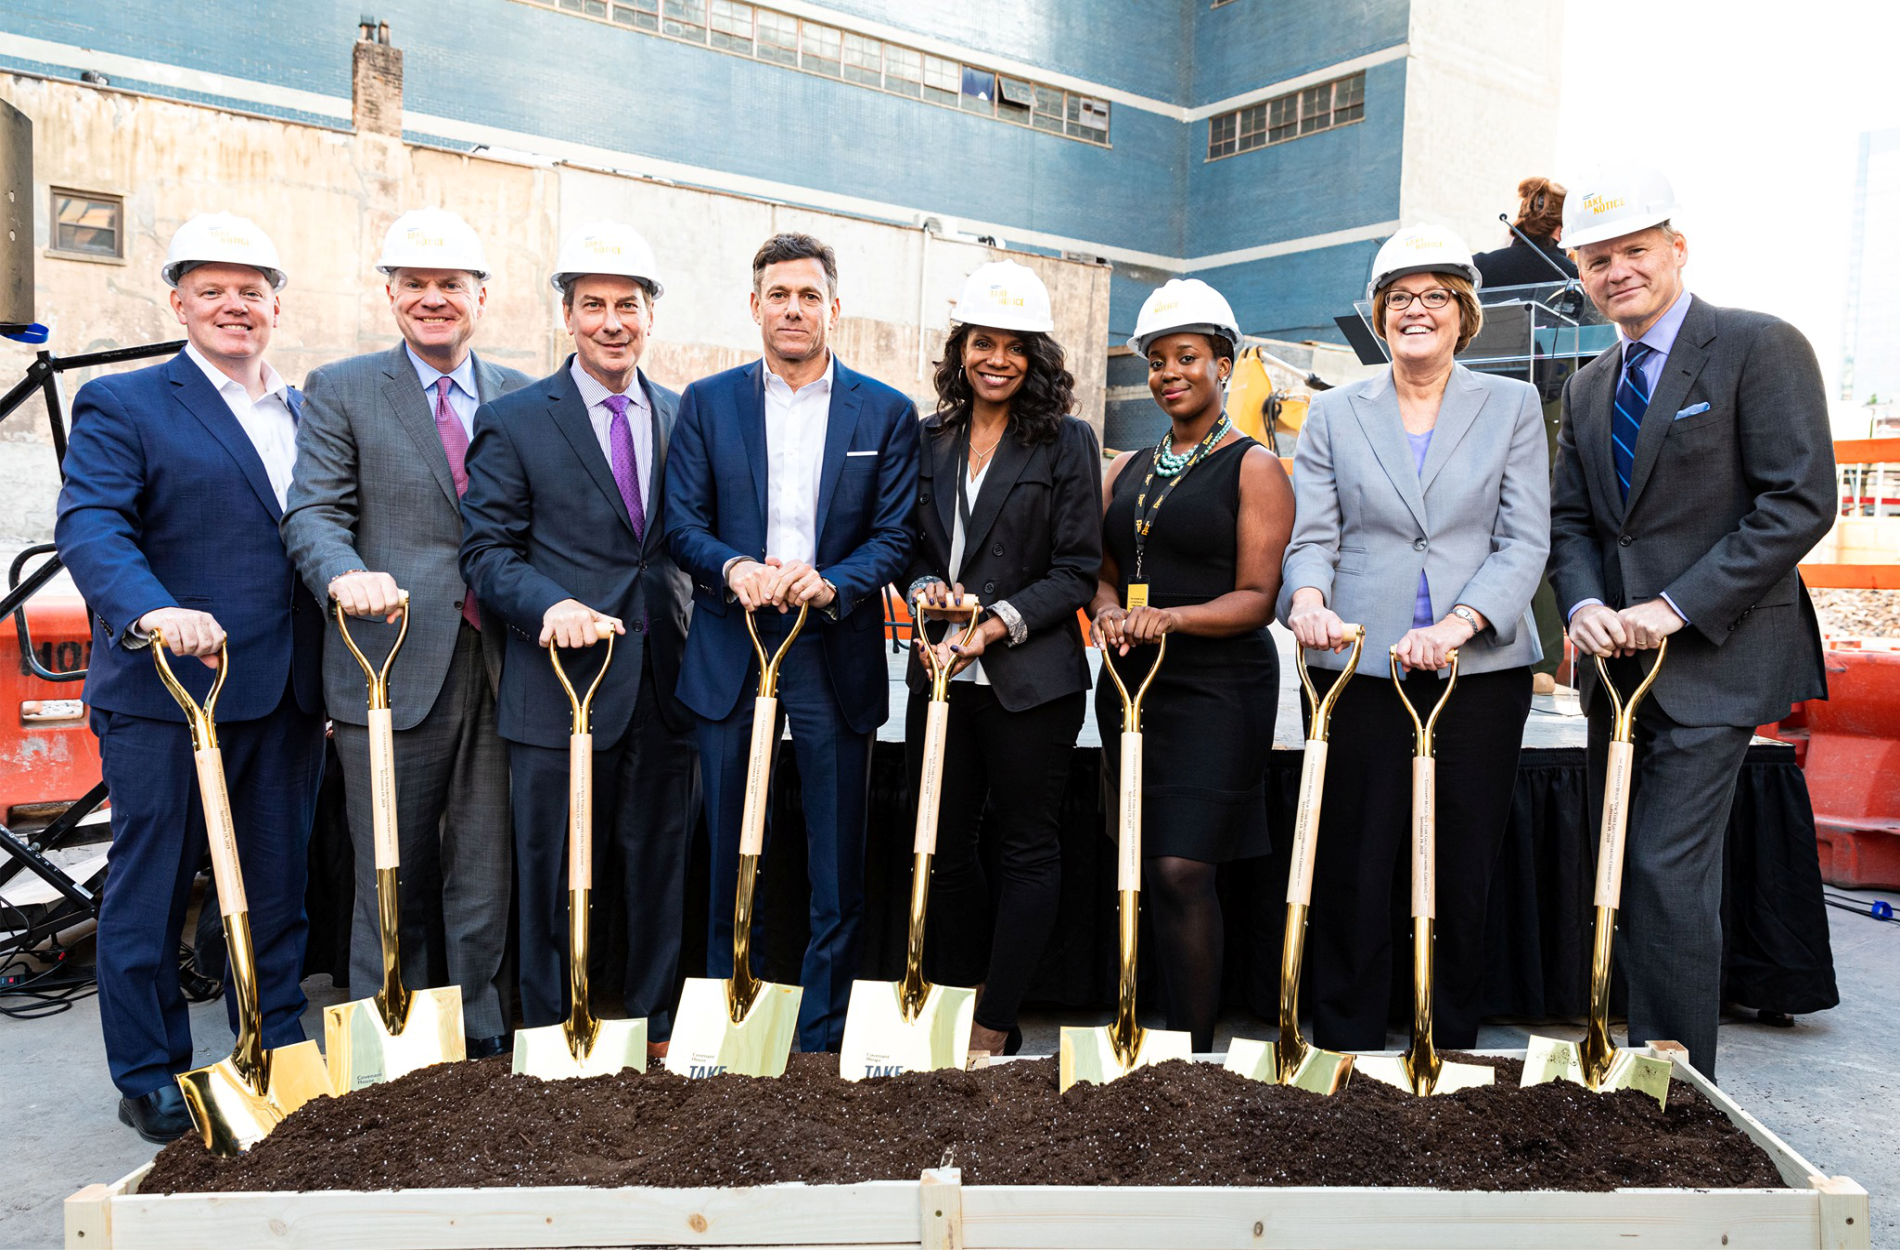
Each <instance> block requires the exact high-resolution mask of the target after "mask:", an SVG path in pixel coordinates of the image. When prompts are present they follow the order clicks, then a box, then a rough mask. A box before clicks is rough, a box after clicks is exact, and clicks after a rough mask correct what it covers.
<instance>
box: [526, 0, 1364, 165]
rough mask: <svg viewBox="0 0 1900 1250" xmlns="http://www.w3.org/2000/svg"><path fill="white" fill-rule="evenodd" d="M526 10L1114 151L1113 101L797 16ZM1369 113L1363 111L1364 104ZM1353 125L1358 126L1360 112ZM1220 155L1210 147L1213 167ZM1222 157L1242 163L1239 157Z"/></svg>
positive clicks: (715, 8)
mask: <svg viewBox="0 0 1900 1250" xmlns="http://www.w3.org/2000/svg"><path fill="white" fill-rule="evenodd" d="M516 3H519V4H528V5H532V6H534V7H535V8H541V9H553V10H556V11H559V12H566V13H573V14H576V15H578V16H582V17H591V18H594V19H596V20H599V21H603V22H609V23H611V24H613V25H617V26H622V27H630V28H632V29H635V30H644V31H648V32H651V33H653V34H658V35H661V36H663V37H665V38H670V39H677V40H681V41H683V42H686V43H692V44H697V45H699V46H700V47H706V46H708V45H710V46H711V47H713V48H716V49H718V50H719V51H721V52H726V53H729V54H731V55H734V56H744V57H750V58H753V59H755V60H760V61H765V62H768V63H770V64H774V65H784V66H786V67H788V68H792V69H797V70H801V71H803V72H805V73H809V74H817V75H820V76H822V77H826V78H834V79H836V78H842V79H844V80H845V81H847V82H852V83H855V84H858V85H859V86H864V87H869V88H871V89H873V90H882V91H885V92H888V93H890V94H892V95H901V96H908V97H910V98H911V99H922V100H924V101H926V102H927V103H931V104H936V105H940V106H942V107H944V108H952V109H959V110H961V111H964V112H974V113H977V114H979V115H982V116H987V117H993V118H994V119H996V120H998V121H1002V122H1007V123H1009V124H1010V125H1014V126H1025V127H1029V128H1032V129H1035V130H1041V131H1044V132H1046V133H1049V134H1055V135H1064V136H1066V137H1068V138H1071V139H1077V140H1080V141H1081V142H1084V143H1092V144H1095V145H1096V146H1098V147H1108V146H1110V143H1109V104H1108V101H1106V100H1102V99H1097V98H1095V97H1092V96H1084V95H1081V94H1079V93H1077V92H1071V91H1064V90H1063V89H1062V88H1060V87H1049V86H1045V85H1043V84H1041V83H1034V82H1026V81H1024V80H1021V79H1011V78H1005V77H1003V76H1002V75H1000V74H997V73H996V72H995V71H994V70H990V69H985V68H983V67H982V66H978V65H969V66H967V68H969V69H970V70H972V71H974V72H975V73H976V74H978V75H980V76H986V77H988V79H989V81H990V84H991V86H990V88H989V90H990V94H991V99H989V100H987V101H985V100H982V99H979V98H975V97H971V96H965V95H964V94H963V72H964V69H965V68H966V64H965V63H964V62H962V61H958V60H953V59H950V58H947V57H939V56H934V55H931V54H930V53H927V52H922V51H919V50H917V49H915V48H905V47H901V46H899V45H897V44H892V43H885V42H883V41H882V40H879V39H875V38H872V37H870V36H868V35H859V34H854V33H852V32H851V31H848V30H841V29H839V28H837V27H833V26H826V25H822V24H820V23H817V22H810V21H801V20H800V19H799V18H798V17H795V16H793V15H792V14H789V13H781V12H777V11H775V10H772V9H768V8H765V7H763V6H760V5H754V4H751V3H747V2H743V0H516ZM1359 108H1360V111H1361V112H1363V103H1361V104H1360V105H1359ZM1342 120H1343V118H1342ZM1351 120H1358V114H1354V116H1353V117H1352V118H1351ZM1334 124H1337V122H1335V123H1334ZM1254 146H1259V145H1258V144H1254ZM1243 150H1244V149H1243ZM1213 155H1214V153H1213V150H1212V145H1211V144H1210V148H1209V156H1210V159H1212V157H1213ZM1222 155H1232V152H1231V151H1229V152H1226V153H1222Z"/></svg>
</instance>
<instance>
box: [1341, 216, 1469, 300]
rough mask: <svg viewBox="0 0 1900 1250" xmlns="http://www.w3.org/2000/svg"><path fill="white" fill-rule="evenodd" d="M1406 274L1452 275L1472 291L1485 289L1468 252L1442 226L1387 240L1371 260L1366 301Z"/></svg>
mask: <svg viewBox="0 0 1900 1250" xmlns="http://www.w3.org/2000/svg"><path fill="white" fill-rule="evenodd" d="M1408 273H1455V274H1459V275H1461V276H1462V277H1465V278H1469V279H1470V280H1471V285H1472V287H1473V288H1474V289H1475V288H1477V287H1480V286H1482V285H1484V278H1483V277H1482V276H1481V275H1480V274H1479V273H1478V267H1477V265H1475V264H1473V263H1472V261H1471V249H1470V248H1468V247H1466V246H1465V241H1464V240H1463V239H1461V238H1459V237H1458V236H1457V235H1456V234H1455V233H1453V232H1452V231H1450V230H1447V229H1446V228H1445V227H1443V226H1428V225H1424V224H1423V223H1421V224H1419V225H1416V226H1407V227H1406V228H1405V229H1403V230H1401V231H1399V232H1398V233H1397V234H1395V235H1393V236H1392V237H1391V238H1389V239H1387V240H1386V241H1385V246H1383V247H1381V248H1380V249H1379V254H1378V255H1377V256H1375V257H1373V260H1372V279H1371V280H1370V281H1369V282H1367V283H1366V298H1367V299H1368V300H1370V299H1372V298H1373V296H1374V295H1376V294H1377V293H1378V290H1379V288H1380V287H1382V286H1385V285H1386V284H1387V283H1389V282H1391V281H1393V280H1394V279H1396V278H1403V277H1404V276H1405V275H1406V274H1408Z"/></svg>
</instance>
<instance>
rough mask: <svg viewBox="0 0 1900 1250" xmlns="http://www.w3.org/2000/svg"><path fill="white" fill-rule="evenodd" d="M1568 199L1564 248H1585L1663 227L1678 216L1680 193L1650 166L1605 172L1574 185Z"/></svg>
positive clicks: (1607, 170) (1632, 166) (1624, 167)
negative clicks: (1678, 194)
mask: <svg viewBox="0 0 1900 1250" xmlns="http://www.w3.org/2000/svg"><path fill="white" fill-rule="evenodd" d="M1571 188H1572V190H1571V192H1570V194H1569V196H1567V197H1566V198H1565V199H1564V246H1565V247H1568V248H1579V247H1584V246H1586V245H1588V244H1591V243H1601V242H1603V241H1604V240H1605V239H1615V238H1620V237H1622V236H1623V235H1626V234H1635V233H1636V232H1637V231H1638V230H1647V229H1649V228H1650V227H1651V226H1659V225H1661V224H1662V223H1663V222H1665V221H1668V220H1669V219H1670V218H1671V217H1673V216H1675V215H1676V192H1675V188H1673V187H1671V186H1670V185H1669V179H1667V178H1665V177H1663V176H1662V172H1661V171H1660V170H1657V169H1652V168H1650V167H1649V166H1647V165H1625V166H1623V167H1621V168H1613V169H1605V170H1602V171H1600V172H1598V173H1597V174H1595V175H1593V176H1592V177H1590V178H1589V179H1587V180H1585V181H1583V182H1575V183H1572V184H1571Z"/></svg>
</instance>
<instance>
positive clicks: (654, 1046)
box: [647, 1041, 673, 1065]
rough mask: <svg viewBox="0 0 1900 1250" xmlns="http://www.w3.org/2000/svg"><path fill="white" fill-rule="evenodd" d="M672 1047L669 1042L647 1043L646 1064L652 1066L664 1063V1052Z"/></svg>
mask: <svg viewBox="0 0 1900 1250" xmlns="http://www.w3.org/2000/svg"><path fill="white" fill-rule="evenodd" d="M672 1045H673V1043H672V1042H670V1041H665V1042H648V1043H647V1063H648V1064H649V1065H651V1064H654V1063H665V1062H666V1052H667V1051H668V1050H669V1049H671V1048H672Z"/></svg>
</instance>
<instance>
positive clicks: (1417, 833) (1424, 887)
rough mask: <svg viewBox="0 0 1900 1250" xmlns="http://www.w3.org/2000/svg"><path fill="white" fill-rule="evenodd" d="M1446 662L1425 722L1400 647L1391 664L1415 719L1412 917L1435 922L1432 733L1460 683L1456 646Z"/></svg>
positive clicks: (1435, 777) (1435, 792) (1401, 700)
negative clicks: (1440, 689)
mask: <svg viewBox="0 0 1900 1250" xmlns="http://www.w3.org/2000/svg"><path fill="white" fill-rule="evenodd" d="M1445 660H1446V663H1447V665H1448V667H1449V668H1450V670H1451V675H1450V676H1449V677H1448V678H1447V679H1446V681H1445V692H1444V693H1443V694H1441V695H1439V696H1438V702H1437V703H1436V704H1434V705H1433V706H1432V714H1431V715H1430V716H1428V717H1426V718H1425V719H1424V720H1423V721H1420V720H1419V718H1418V712H1417V711H1416V710H1414V709H1413V707H1412V701H1411V700H1410V699H1408V698H1406V697H1405V675H1404V673H1403V672H1401V671H1400V669H1399V649H1398V648H1397V647H1396V646H1395V647H1393V648H1392V654H1391V657H1390V661H1389V662H1390V664H1391V667H1392V685H1393V686H1394V687H1395V688H1396V689H1397V690H1398V695H1399V706H1400V707H1402V708H1404V709H1405V714H1406V715H1407V716H1409V717H1411V718H1412V744H1413V751H1412V918H1413V919H1415V920H1431V919H1433V918H1434V916H1435V915H1436V913H1437V897H1438V890H1437V882H1436V879H1435V873H1436V871H1437V867H1436V862H1435V861H1436V858H1437V856H1436V842H1437V838H1436V822H1437V802H1438V769H1437V765H1436V763H1435V762H1434V761H1433V759H1432V731H1433V730H1435V729H1436V728H1437V727H1438V717H1439V715H1440V714H1441V713H1443V712H1444V710H1445V703H1446V702H1447V701H1448V700H1449V699H1450V698H1451V692H1452V688H1453V687H1455V686H1456V685H1457V684H1458V649H1457V648H1456V647H1453V648H1452V649H1451V650H1450V651H1447V652H1446V653H1445Z"/></svg>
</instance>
